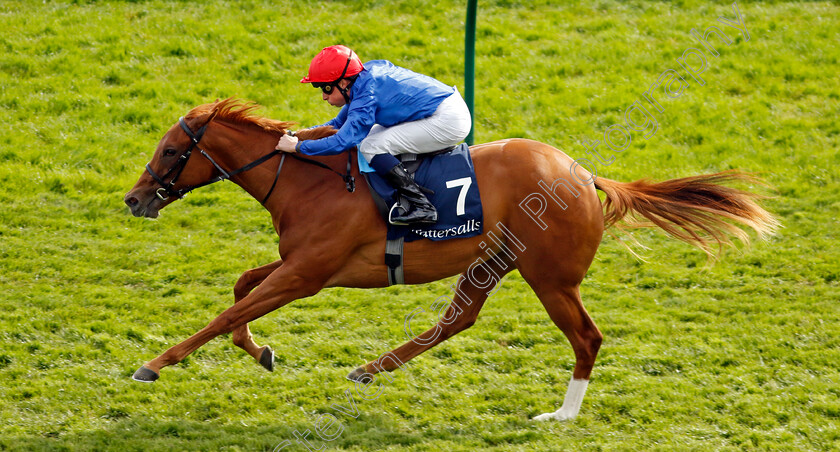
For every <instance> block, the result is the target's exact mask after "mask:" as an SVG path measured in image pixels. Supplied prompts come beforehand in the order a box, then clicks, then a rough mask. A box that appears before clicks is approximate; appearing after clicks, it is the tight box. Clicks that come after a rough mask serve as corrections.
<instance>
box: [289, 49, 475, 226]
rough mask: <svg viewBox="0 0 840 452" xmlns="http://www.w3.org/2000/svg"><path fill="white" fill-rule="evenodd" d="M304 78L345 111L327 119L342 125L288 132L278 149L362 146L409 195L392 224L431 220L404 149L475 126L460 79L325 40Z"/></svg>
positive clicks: (419, 148) (454, 140)
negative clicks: (311, 133) (329, 130)
mask: <svg viewBox="0 0 840 452" xmlns="http://www.w3.org/2000/svg"><path fill="white" fill-rule="evenodd" d="M301 83H312V86H314V87H315V88H320V89H321V91H322V95H321V97H322V98H323V99H324V100H325V101H327V102H329V103H330V105H333V106H335V107H341V111H340V112H339V113H338V116H336V117H335V118H334V119H332V120H331V121H329V122H327V123H326V124H324V125H329V126H333V127H335V128H336V129H338V132H337V133H336V134H335V135H332V136H329V137H326V138H321V139H319V140H306V141H298V139H297V138H295V137H294V136H290V135H284V136H283V137H282V138H281V139H280V141H279V142H278V143H277V149H278V150H281V151H285V152H299V153H301V154H304V155H334V154H339V153H341V152H344V151H346V150H348V149H350V148H353V147H357V148H358V149H359V153H360V155H361V156H363V157H364V159H365V161H366V162H367V163H368V164H369V166H370V167H371V168H372V169H373V170H374V171H376V173H378V174H379V175H381V176H382V177H383V178H384V179H385V180H386V181H387V182H388V183H389V184H391V186H393V188H395V189H396V190H397V192H398V193H399V195H401V196H402V197H404V198H405V199H406V200H407V201H408V202H409V208H408V209H407V210H403V209H398V210H399V211H398V212H396V213H394V216H393V217H392V218H391V219H390V221H391V223H392V224H402V225H404V224H431V223H435V222H437V218H438V216H437V211H436V210H435V208H434V206H433V205H432V204H431V203H430V202H429V200H428V199H427V198H426V196H425V195H424V194H423V192H422V191H421V188H420V186H418V185H417V183H416V182H414V179H413V178H412V177H411V176H410V175H409V174H408V172H407V171H406V170H405V168H404V167H403V165H402V163H401V162H400V160H398V159H397V158H396V157H395V156H396V155H400V154H424V153H429V152H435V151H439V150H441V149H445V148H447V147H451V146H454V145H456V144H458V143H460V142H461V141H463V140H464V138H465V137H466V136H467V134H468V133H469V131H470V128H471V127H472V118H471V117H470V112H469V109H468V108H467V105H466V104H465V103H464V100H463V99H462V98H461V95H460V94H459V93H458V90H457V89H456V88H455V87H450V86H447V85H445V84H443V83H441V82H439V81H437V80H435V79H434V78H432V77H429V76H426V75H422V74H418V73H416V72H412V71H410V70H408V69H404V68H401V67H399V66H395V65H393V64H392V63H391V62H389V61H386V60H374V61H369V62H367V63H364V64H362V62H361V60H360V59H359V57H358V56H357V55H356V54H355V53H354V52H353V51H352V50H350V49H349V48H347V47H345V46H342V45H335V46H331V47H326V48H324V49H323V50H322V51H321V52H320V53H318V55H316V56H315V58H313V59H312V62H311V63H310V65H309V74H308V75H307V76H306V77H304V78H303V79H302V80H301Z"/></svg>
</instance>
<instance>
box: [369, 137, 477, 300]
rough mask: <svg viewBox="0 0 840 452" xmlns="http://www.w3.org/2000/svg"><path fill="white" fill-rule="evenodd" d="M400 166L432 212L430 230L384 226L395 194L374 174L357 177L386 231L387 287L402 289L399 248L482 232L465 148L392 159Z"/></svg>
mask: <svg viewBox="0 0 840 452" xmlns="http://www.w3.org/2000/svg"><path fill="white" fill-rule="evenodd" d="M397 158H398V159H399V160H400V161H401V162H402V164H403V167H405V169H406V170H407V171H408V172H409V174H411V175H412V177H414V180H415V181H416V182H417V184H418V185H420V186H421V187H425V189H424V191H426V195H427V198H428V199H429V201H430V202H431V203H432V204H433V205H434V206H435V208H436V209H437V211H438V222H437V223H435V224H431V225H408V226H396V225H392V224H390V223H389V222H388V218H389V213H390V211H391V209H392V208H393V206H394V205H395V204H396V203H400V202H401V200H400V199H399V196H398V194H397V191H396V190H395V189H394V188H392V187H391V186H390V185H389V184H388V183H387V182H385V180H384V179H382V177H380V176H379V175H378V174H376V173H363V174H364V176H365V180H366V181H367V183H368V186H369V187H370V189H371V190H370V192H371V194H372V196H373V200H374V203H375V204H376V206H377V209H378V210H379V213H380V216H381V217H382V220H383V221H384V222H385V224H386V225H387V228H388V233H387V242H386V246H385V263H386V264H387V265H388V267H389V274H388V279H389V283H390V284H403V283H404V280H403V275H402V249H403V243H404V242H406V241H408V242H411V241H414V240H421V239H428V240H433V241H440V240H448V239H453V238H465V237H473V236H476V235H479V234H481V233H482V221H483V212H482V208H481V197H480V195H479V192H478V184H477V183H476V180H475V168H474V167H473V163H472V158H471V157H470V152H469V146H467V145H466V144H461V145H458V146H455V147H452V148H448V149H442V150H440V151H436V152H432V153H429V154H420V155H416V154H403V155H400V156H397Z"/></svg>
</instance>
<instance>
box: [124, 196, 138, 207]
mask: <svg viewBox="0 0 840 452" xmlns="http://www.w3.org/2000/svg"><path fill="white" fill-rule="evenodd" d="M139 202H140V201H138V200H137V198H135V197H134V196H132V197H130V198H125V203H126V204H128V207H134V206H136V205H137V203H139Z"/></svg>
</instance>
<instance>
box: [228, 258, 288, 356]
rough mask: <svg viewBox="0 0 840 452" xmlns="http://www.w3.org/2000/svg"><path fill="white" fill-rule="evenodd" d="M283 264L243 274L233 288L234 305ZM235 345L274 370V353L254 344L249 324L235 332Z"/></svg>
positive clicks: (267, 347)
mask: <svg viewBox="0 0 840 452" xmlns="http://www.w3.org/2000/svg"><path fill="white" fill-rule="evenodd" d="M282 264H283V260H282V259H281V260H278V261H277V262H272V263H270V264H268V265H263V266H262V267H259V268H254V269H252V270H248V271H246V272H245V273H243V274H242V276H240V277H239V280H238V281H236V285H235V286H234V287H233V297H234V303H239V302H240V301H241V300H242V299H244V298H245V297H247V296H248V294H250V293H251V291H252V290H254V288H255V287H257V286H259V285H260V284H261V283H262V282H263V281H264V280H265V278H267V277H268V275H270V274H271V273H272V272H273V271H274V270H277V268H278V267H280V265H282ZM233 343H234V344H235V345H236V346H237V347H239V348H241V349H243V350H245V351H246V352H248V354H249V355H251V356H253V357H254V359H256V360H257V362H259V363H260V364H261V365H262V366H263V367H265V368H266V369H268V370H270V371H273V370H274V352H273V351H272V350H271V347H269V346H268V345H266V346H264V347H260V346H259V345H257V343H256V342H254V336H253V335H251V330H250V329H249V328H248V324H247V323H246V324H244V325H242V326H240V327H238V328H236V329H234V330H233Z"/></svg>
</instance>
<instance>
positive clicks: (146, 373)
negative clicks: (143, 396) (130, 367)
mask: <svg viewBox="0 0 840 452" xmlns="http://www.w3.org/2000/svg"><path fill="white" fill-rule="evenodd" d="M158 378H160V374H159V373H157V372H155V371H153V370H152V369H149V368H148V367H146V366H142V367H140V368H139V369H137V372H134V375H132V376H131V379H132V380H134V381H140V382H143V383H152V382H154V381H155V380H157V379H158Z"/></svg>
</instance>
